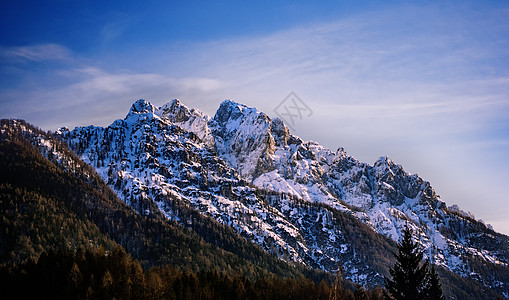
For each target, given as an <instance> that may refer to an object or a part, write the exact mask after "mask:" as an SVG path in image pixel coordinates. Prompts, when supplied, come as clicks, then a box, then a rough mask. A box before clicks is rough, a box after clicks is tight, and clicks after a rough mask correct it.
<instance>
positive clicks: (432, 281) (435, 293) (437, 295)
mask: <svg viewBox="0 0 509 300" xmlns="http://www.w3.org/2000/svg"><path fill="white" fill-rule="evenodd" d="M430 265H431V268H429V270H428V286H427V288H426V293H427V298H426V299H430V300H445V297H444V295H443V294H442V285H441V284H440V278H439V277H438V274H437V270H436V269H435V265H434V264H430Z"/></svg>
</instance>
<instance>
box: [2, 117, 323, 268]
mask: <svg viewBox="0 0 509 300" xmlns="http://www.w3.org/2000/svg"><path fill="white" fill-rule="evenodd" d="M41 153H42V154H41ZM43 155H44V156H46V157H49V158H50V159H47V158H45V157H44V156H43ZM0 170H1V172H0V201H1V202H0V204H1V205H0V208H1V211H2V219H1V220H0V222H1V225H2V226H1V228H2V231H1V232H0V234H1V235H0V264H3V265H10V264H13V263H22V262H24V261H27V260H29V259H34V260H35V259H37V258H38V256H39V255H40V254H41V253H42V252H47V251H50V250H54V251H57V250H61V249H67V248H69V249H77V248H83V249H94V248H97V247H100V246H103V247H104V248H105V249H106V250H112V249H113V248H114V247H115V245H117V243H118V244H120V245H122V246H123V247H124V248H125V249H127V250H128V251H129V252H130V253H131V254H132V255H133V256H134V257H135V258H137V259H139V260H140V261H141V263H142V264H143V265H145V266H152V265H165V264H172V265H174V266H178V267H181V268H190V269H193V270H195V271H199V270H202V269H213V268H215V269H217V270H236V271H238V272H240V273H241V274H244V275H245V276H250V277H259V276H266V275H269V274H276V275H279V276H283V277H299V276H302V275H303V272H306V273H309V274H310V275H315V276H319V274H318V273H316V272H314V273H313V272H311V271H310V270H306V269H304V268H300V269H297V268H295V267H292V266H289V265H288V264H287V263H285V262H283V261H279V260H277V259H276V258H274V257H272V256H270V255H268V254H266V253H265V252H264V251H262V250H261V249H259V248H257V247H254V246H253V245H251V244H250V243H248V242H246V241H245V240H244V239H242V238H240V237H238V236H237V235H236V234H235V233H234V232H233V231H232V230H231V228H226V227H222V226H221V225H220V224H217V223H216V222H214V221H213V220H208V219H207V218H205V217H203V216H201V215H199V214H198V213H197V212H193V210H192V209H190V208H187V209H186V208H185V207H183V208H181V211H182V212H183V213H185V214H186V216H189V218H190V220H193V221H194V222H195V223H196V224H197V225H196V228H197V229H200V230H201V232H200V233H201V234H202V235H207V236H211V237H214V238H215V239H216V241H217V244H221V245H213V244H211V243H208V242H206V241H205V240H204V239H203V238H202V237H201V236H200V235H199V234H197V233H196V232H193V231H190V230H187V229H185V228H183V227H181V226H180V225H178V224H177V223H175V222H171V221H168V220H166V219H165V218H164V217H163V216H162V215H161V214H160V213H159V215H158V214H157V213H154V214H151V215H148V216H147V215H143V214H141V215H140V214H138V213H136V212H135V211H134V210H133V209H132V208H131V207H129V206H127V205H126V204H125V203H124V202H123V201H121V200H120V199H118V198H117V197H116V195H115V194H114V193H113V191H112V190H111V189H110V188H109V187H108V186H107V185H106V184H105V183H104V182H103V181H102V179H101V178H100V177H99V176H98V175H97V174H96V173H95V171H94V170H93V169H92V168H91V167H90V166H88V165H87V164H85V163H84V162H82V161H80V160H79V159H78V158H77V157H76V156H75V155H74V154H73V153H72V152H70V151H69V150H67V148H66V146H65V144H63V143H61V142H60V141H58V140H56V139H54V138H53V137H52V136H51V135H48V134H46V133H44V132H42V131H40V130H38V129H37V128H35V127H33V126H31V125H29V124H27V123H25V122H23V121H16V120H2V121H1V134H0ZM221 246H222V247H221ZM226 248H235V252H236V253H233V251H232V252H230V251H225V250H223V249H226Z"/></svg>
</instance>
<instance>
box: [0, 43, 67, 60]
mask: <svg viewBox="0 0 509 300" xmlns="http://www.w3.org/2000/svg"><path fill="white" fill-rule="evenodd" d="M0 57H2V58H3V59H6V60H14V61H16V60H25V61H37V62H42V61H66V60H70V59H72V56H71V52H70V51H69V49H67V48H66V47H64V46H62V45H58V44H40V45H33V46H23V47H2V48H0Z"/></svg>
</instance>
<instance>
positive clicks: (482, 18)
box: [0, 0, 509, 233]
mask: <svg viewBox="0 0 509 300" xmlns="http://www.w3.org/2000/svg"><path fill="white" fill-rule="evenodd" d="M507 20H509V2H507V1H482V2H481V1H475V2H474V1H472V2H469V1H440V2H438V1H437V2H433V1H426V2H424V1H422V2H419V1H417V2H410V1H392V2H391V1H388V2H383V3H381V2H379V1H322V2H320V4H319V5H317V4H312V3H308V1H277V2H276V1H261V2H256V4H246V3H242V2H240V1H237V2H235V1H218V2H215V3H212V2H206V1H182V2H177V1H143V2H139V1H79V0H54V1H44V3H42V1H21V0H20V1H12V0H8V1H2V2H1V3H0V117H1V118H23V119H26V120H27V121H29V122H31V123H33V124H35V125H37V126H39V127H41V128H43V129H46V130H55V129H56V128H58V127H60V126H62V125H67V126H69V127H74V126H79V125H90V124H94V125H108V124H110V123H111V122H112V121H113V120H114V119H118V118H123V117H124V116H125V114H126V113H127V111H128V109H129V107H130V105H131V103H132V102H133V101H134V100H136V99H139V98H144V99H147V100H149V101H151V102H152V103H154V104H156V105H162V104H164V103H166V102H168V101H169V100H170V99H172V98H179V99H181V100H182V101H183V102H184V103H185V104H186V105H188V106H190V107H196V108H198V109H200V110H202V111H204V112H205V113H208V114H210V115H213V114H214V112H215V110H216V109H217V107H218V106H219V103H220V102H221V101H222V100H224V99H233V100H235V101H238V102H241V103H244V104H246V105H249V106H255V107H257V108H259V109H260V110H262V111H265V112H267V113H268V114H269V115H271V116H275V112H274V111H273V110H274V108H275V107H276V106H277V105H278V104H279V103H280V102H281V101H282V100H283V99H284V98H285V97H286V96H287V95H288V94H289V93H290V92H292V91H293V92H295V93H296V94H297V95H298V96H299V97H300V98H301V99H302V100H303V101H304V102H305V103H306V104H307V105H308V106H309V107H310V108H311V109H312V110H313V115H312V116H311V117H305V118H303V119H302V120H299V121H298V122H297V123H296V124H295V126H294V129H295V130H294V133H295V134H297V135H299V136H301V137H302V138H304V139H311V140H316V141H318V142H320V143H321V144H323V145H325V146H327V147H329V148H331V149H333V150H334V149H336V148H337V147H339V146H341V147H344V148H345V149H346V151H347V153H349V154H350V155H352V156H354V157H355V158H357V159H359V160H362V161H365V162H368V163H373V162H374V161H375V160H376V159H377V157H379V156H382V155H388V156H389V157H391V158H392V159H393V160H394V161H395V162H397V163H399V164H402V165H403V166H404V167H405V170H406V171H407V172H411V173H418V174H419V175H420V176H422V177H423V178H424V179H425V180H428V181H430V182H431V184H432V186H433V187H434V188H435V190H436V191H437V193H438V194H440V195H441V197H442V199H443V200H444V201H446V202H447V204H448V205H452V204H458V205H459V206H460V207H461V208H462V209H464V210H470V211H472V212H473V213H474V214H475V215H476V217H478V218H481V219H483V220H485V221H486V222H487V223H491V224H493V225H494V227H495V229H497V230H499V231H502V232H504V233H509V205H507V203H508V200H509V196H508V195H507V191H506V187H508V186H509V184H508V183H509V22H508V21H507Z"/></svg>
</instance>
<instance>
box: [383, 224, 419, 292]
mask: <svg viewBox="0 0 509 300" xmlns="http://www.w3.org/2000/svg"><path fill="white" fill-rule="evenodd" d="M398 250H399V251H398V254H396V260H397V261H396V263H395V264H394V267H393V268H391V269H389V273H390V274H391V276H392V279H389V278H387V277H386V278H385V288H386V290H385V291H386V293H385V294H386V297H387V298H388V299H397V300H403V299H408V300H419V299H428V297H427V294H428V291H429V289H428V287H429V285H428V262H424V263H421V261H422V258H423V255H424V253H423V252H422V251H420V250H419V248H418V245H417V243H414V242H413V241H412V230H411V229H410V228H409V227H408V226H406V227H405V229H404V230H403V238H402V240H401V242H400V243H399V244H398Z"/></svg>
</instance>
